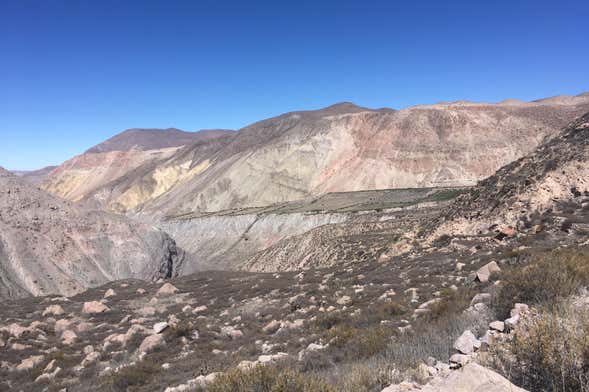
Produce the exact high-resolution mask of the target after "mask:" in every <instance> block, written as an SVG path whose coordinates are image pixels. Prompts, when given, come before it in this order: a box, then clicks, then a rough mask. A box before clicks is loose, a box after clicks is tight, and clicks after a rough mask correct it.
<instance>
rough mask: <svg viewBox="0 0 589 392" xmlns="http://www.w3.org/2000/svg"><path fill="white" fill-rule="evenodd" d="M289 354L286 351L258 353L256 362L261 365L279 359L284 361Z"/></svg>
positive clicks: (275, 361)
mask: <svg viewBox="0 0 589 392" xmlns="http://www.w3.org/2000/svg"><path fill="white" fill-rule="evenodd" d="M288 357H289V355H288V354H287V353H276V354H271V355H260V356H259V357H258V363H260V364H262V365H266V364H274V363H277V362H280V361H284V360H286V359H288Z"/></svg>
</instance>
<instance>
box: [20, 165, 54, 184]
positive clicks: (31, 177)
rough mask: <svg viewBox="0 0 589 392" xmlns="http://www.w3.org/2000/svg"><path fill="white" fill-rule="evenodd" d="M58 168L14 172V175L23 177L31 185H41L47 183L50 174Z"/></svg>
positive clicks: (48, 167)
mask: <svg viewBox="0 0 589 392" xmlns="http://www.w3.org/2000/svg"><path fill="white" fill-rule="evenodd" d="M56 168H57V166H47V167H44V168H42V169H38V170H19V171H17V170H13V171H12V173H13V174H15V175H17V176H19V177H22V178H23V179H24V180H25V181H28V182H30V183H31V184H35V185H39V184H41V183H42V182H43V181H45V179H46V178H47V176H48V175H49V173H51V172H52V171H53V170H54V169H56Z"/></svg>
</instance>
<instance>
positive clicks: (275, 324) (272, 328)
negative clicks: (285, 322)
mask: <svg viewBox="0 0 589 392" xmlns="http://www.w3.org/2000/svg"><path fill="white" fill-rule="evenodd" d="M280 326H281V323H280V321H277V320H272V321H270V322H269V323H268V324H266V326H264V328H262V331H264V332H265V333H267V334H273V333H275V332H276V331H278V329H279V328H280Z"/></svg>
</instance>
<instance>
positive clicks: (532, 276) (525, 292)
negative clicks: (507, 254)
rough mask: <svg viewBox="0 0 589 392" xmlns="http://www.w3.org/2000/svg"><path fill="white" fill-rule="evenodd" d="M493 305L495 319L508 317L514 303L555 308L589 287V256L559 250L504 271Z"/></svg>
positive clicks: (585, 253) (537, 256) (578, 252)
mask: <svg viewBox="0 0 589 392" xmlns="http://www.w3.org/2000/svg"><path fill="white" fill-rule="evenodd" d="M501 281H502V284H501V289H500V290H499V293H498V295H497V297H496V299H495V301H494V307H495V310H496V312H497V315H498V316H499V317H501V318H506V317H508V316H509V311H510V310H511V308H512V307H513V304H514V303H516V302H522V303H528V304H540V305H542V304H555V303H557V302H558V301H559V300H561V299H563V298H566V297H569V296H571V295H573V294H575V293H577V292H578V290H579V289H580V288H581V287H583V286H586V285H588V284H589V253H587V252H586V251H578V250H559V251H555V252H550V253H548V254H536V255H534V256H532V257H531V260H530V262H529V264H527V265H525V266H523V267H519V266H518V267H515V268H511V269H509V270H506V271H504V272H503V273H502V276H501Z"/></svg>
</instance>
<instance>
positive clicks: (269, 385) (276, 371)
mask: <svg viewBox="0 0 589 392" xmlns="http://www.w3.org/2000/svg"><path fill="white" fill-rule="evenodd" d="M207 391H210V392H252V391H255V392H335V389H333V388H332V387H331V386H329V385H328V384H327V383H325V382H323V381H321V380H320V379H319V378H317V377H315V376H312V375H307V374H302V373H300V372H298V371H294V370H290V369H285V368H279V367H275V366H256V367H255V368H253V369H250V370H238V369H235V370H231V371H229V372H226V373H224V374H222V375H220V376H218V377H217V378H216V379H215V381H214V382H213V383H211V384H209V385H208V386H207Z"/></svg>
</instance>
